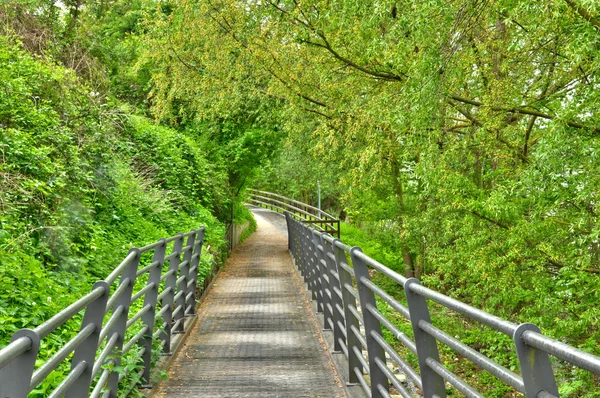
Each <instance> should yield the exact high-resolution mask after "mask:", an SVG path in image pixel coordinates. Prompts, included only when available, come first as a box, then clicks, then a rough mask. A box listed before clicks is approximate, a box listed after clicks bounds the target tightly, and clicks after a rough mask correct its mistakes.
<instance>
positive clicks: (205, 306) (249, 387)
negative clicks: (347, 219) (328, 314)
mask: <svg viewBox="0 0 600 398" xmlns="http://www.w3.org/2000/svg"><path fill="white" fill-rule="evenodd" d="M253 212H254V215H255V218H256V221H257V223H258V230H257V231H256V232H255V233H254V234H253V235H252V236H251V237H250V238H248V239H247V240H246V242H244V243H243V244H241V245H240V246H238V247H237V248H236V249H235V250H234V252H233V253H232V255H231V257H230V258H229V260H228V261H227V263H226V264H225V266H224V268H223V270H222V271H221V273H220V274H219V277H218V278H217V279H216V281H215V283H214V285H213V287H212V289H211V291H210V292H209V294H208V295H207V297H206V298H205V300H204V301H203V303H202V304H201V306H200V310H199V312H198V314H199V320H198V323H197V325H196V327H195V328H194V330H192V332H191V335H190V337H189V338H188V340H187V341H186V343H185V346H184V347H183V348H182V349H181V350H180V351H179V354H178V356H177V358H175V360H174V362H173V365H172V366H171V369H170V371H169V378H168V380H167V381H166V382H164V383H163V384H162V385H161V387H160V389H159V391H158V395H159V396H161V397H324V398H325V397H327V398H334V397H345V396H346V395H345V392H344V389H343V387H342V385H341V383H340V381H339V379H338V377H337V375H336V373H335V370H334V367H333V364H332V363H331V360H330V356H329V354H328V353H327V351H326V348H325V345H324V342H323V341H322V339H321V337H320V336H321V334H320V332H319V330H318V329H317V324H316V322H315V318H314V316H313V314H312V311H311V309H310V304H309V302H308V300H307V298H306V295H305V291H304V287H303V285H302V283H301V281H300V279H299V277H298V276H297V273H296V271H295V269H294V266H293V264H292V261H291V258H290V256H289V254H288V252H287V236H286V233H285V220H284V219H283V217H281V216H280V215H277V214H275V213H273V212H270V211H267V210H262V209H256V210H253Z"/></svg>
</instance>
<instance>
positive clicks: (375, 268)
mask: <svg viewBox="0 0 600 398" xmlns="http://www.w3.org/2000/svg"><path fill="white" fill-rule="evenodd" d="M286 221H287V226H288V233H289V235H288V236H289V249H290V253H291V254H292V257H293V258H294V260H295V263H296V266H297V268H298V270H299V272H300V274H301V275H302V277H303V278H304V281H305V282H306V283H307V285H308V288H309V290H310V292H311V295H312V298H313V300H316V302H317V310H318V311H319V312H322V313H323V317H324V324H325V328H326V329H328V330H331V331H332V332H333V337H334V352H343V353H344V355H345V356H346V358H347V359H348V367H349V368H348V370H349V380H346V381H347V382H348V383H351V384H360V385H361V386H362V387H363V389H364V390H365V393H366V394H367V396H369V397H373V398H379V397H390V393H389V388H390V384H391V385H392V386H393V387H395V389H396V390H397V391H398V392H399V393H400V395H401V396H403V397H405V398H410V397H413V395H412V394H411V392H410V388H409V387H408V386H407V385H406V384H404V383H402V381H401V380H400V379H398V378H397V377H396V375H395V374H394V373H393V372H392V371H391V370H390V369H389V368H388V366H387V361H388V360H389V361H391V362H392V363H393V364H395V365H396V366H398V368H399V369H400V370H401V371H402V372H403V373H404V374H405V375H406V377H407V378H408V379H409V380H410V381H411V382H412V383H413V384H414V385H415V386H417V387H418V388H419V389H420V390H421V392H422V394H423V395H424V396H425V398H434V397H436V398H444V397H446V387H445V384H446V382H447V383H449V384H450V385H452V386H453V387H454V388H456V390H458V391H459V392H461V393H462V394H463V395H464V396H467V397H483V396H484V395H483V394H482V393H481V392H479V391H477V390H476V389H475V388H473V387H472V386H471V385H469V384H468V383H467V382H466V381H465V380H463V379H461V378H460V377H459V376H458V375H456V374H454V373H452V372H451V371H450V370H449V369H448V368H447V367H446V366H444V364H442V362H441V361H440V356H439V352H438V342H439V343H443V344H444V345H446V346H447V347H449V348H450V349H452V350H453V351H454V352H455V353H456V354H457V355H460V356H462V357H463V358H466V359H468V360H469V361H470V362H472V363H474V364H475V365H477V366H479V367H480V368H481V369H484V370H486V371H488V372H489V373H490V374H492V375H493V376H495V377H497V378H498V379H499V380H501V381H502V382H504V383H505V384H507V385H509V386H511V387H512V388H513V389H514V390H516V391H518V392H521V393H523V394H524V395H525V396H526V397H528V398H552V397H555V398H556V397H558V396H559V393H558V387H557V383H556V380H555V377H554V372H553V369H552V366H551V363H550V358H549V355H552V356H554V357H556V358H558V359H560V360H563V361H566V362H568V363H570V364H572V365H574V366H575V367H579V368H582V369H586V370H588V371H590V372H592V373H595V374H597V375H599V374H600V357H597V356H594V355H592V354H589V353H586V352H584V351H581V350H579V349H577V348H574V347H571V346H569V345H567V344H564V343H562V342H560V341H557V340H554V339H551V338H549V337H546V336H544V335H543V334H542V333H541V332H540V330H539V328H537V327H536V326H535V325H532V324H530V323H524V324H521V325H517V324H515V323H512V322H510V321H507V320H504V319H501V318H498V317H496V316H494V315H491V314H489V313H487V312H485V311H482V310H480V309H477V308H474V307H472V306H470V305H467V304H465V303H462V302H460V301H458V300H455V299H453V298H451V297H448V296H446V295H444V294H441V293H439V292H436V291H434V290H431V289H428V288H426V287H424V286H422V285H421V284H420V282H419V281H418V280H417V279H415V278H408V279H407V278H405V277H404V276H402V275H400V274H398V273H396V272H394V271H393V270H391V269H389V268H387V267H386V266H384V265H383V264H381V263H379V262H377V261H375V260H373V259H372V258H370V257H369V256H367V255H365V254H364V253H362V252H361V249H360V248H359V247H349V246H347V245H345V244H344V243H343V242H341V241H340V240H339V239H335V238H333V237H332V236H331V235H329V234H327V233H324V232H319V231H316V230H315V229H314V228H310V227H309V226H307V225H305V224H302V223H300V222H298V221H296V220H294V218H293V217H291V215H290V214H289V213H286ZM348 259H350V261H348ZM374 274H379V276H381V277H384V278H387V279H389V280H391V281H393V282H394V283H395V284H397V286H398V287H399V288H401V289H403V291H404V296H405V298H406V303H407V305H404V304H402V303H401V302H400V301H398V300H397V299H396V298H394V297H393V295H392V294H390V293H389V292H388V291H386V290H384V289H383V288H382V287H380V286H378V285H376V284H375V283H373V282H372V275H374ZM386 282H387V280H386ZM377 301H379V302H380V303H381V304H382V305H387V306H388V307H389V309H391V312H392V313H393V314H394V315H397V314H399V315H400V316H401V318H403V319H404V320H405V321H406V322H409V323H410V325H411V327H412V331H413V336H412V337H413V338H414V339H411V338H410V337H409V336H407V335H406V334H405V333H403V332H402V331H401V330H400V329H399V328H398V326H397V320H396V319H397V318H398V317H396V316H394V320H391V319H390V318H389V317H388V316H386V315H384V313H382V311H381V310H380V309H379V308H378V306H377ZM428 301H432V302H434V303H437V304H439V305H441V306H443V307H445V308H446V309H447V310H450V311H452V312H455V313H458V314H461V315H463V316H465V317H467V318H469V319H471V320H472V321H475V322H478V323H481V324H483V325H486V326H488V327H490V328H492V329H494V330H496V331H497V332H499V333H503V334H505V335H508V336H509V337H510V338H511V339H512V340H513V342H514V347H515V350H516V354H517V359H518V362H519V365H520V369H521V374H520V375H519V374H516V373H514V372H513V371H511V370H509V369H507V368H506V367H504V366H502V365H500V364H499V363H497V362H496V361H494V360H493V359H490V358H488V357H486V356H485V355H483V354H481V353H480V352H478V351H477V350H475V349H473V348H471V347H470V346H468V345H466V344H464V343H463V342H461V341H460V340H458V339H457V338H455V337H453V336H451V335H449V334H448V333H446V332H444V331H443V330H441V329H439V328H437V327H436V326H434V325H433V324H432V321H431V317H430V313H429V308H428ZM357 303H358V305H357ZM384 312H386V311H384ZM382 326H383V327H385V328H386V329H387V330H389V332H391V334H392V335H393V336H394V339H395V341H392V342H391V343H390V341H388V340H387V339H385V338H384V337H383V335H384V334H383V333H382ZM398 343H400V345H401V346H403V347H405V348H406V349H407V350H408V351H410V352H412V353H413V354H414V355H416V356H417V358H418V369H419V371H417V370H416V369H414V368H413V367H412V366H411V365H410V364H409V361H407V359H406V358H403V357H402V356H401V355H400V354H398V352H397V351H396V350H395V349H394V347H393V345H397V344H398ZM365 375H369V377H365Z"/></svg>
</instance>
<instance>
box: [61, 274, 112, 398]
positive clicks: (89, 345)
mask: <svg viewBox="0 0 600 398" xmlns="http://www.w3.org/2000/svg"><path fill="white" fill-rule="evenodd" d="M94 289H104V293H103V294H102V295H101V296H99V297H98V298H97V299H95V300H94V301H92V302H91V303H90V304H88V306H87V307H86V309H85V315H84V316H83V321H82V322H81V329H80V330H83V329H85V328H86V327H88V325H90V324H91V325H93V326H94V332H93V333H92V334H90V335H89V336H88V337H87V338H86V339H85V340H84V341H83V342H82V343H81V344H80V345H79V347H77V349H76V350H75V353H74V355H73V360H72V361H71V371H73V370H74V369H75V367H77V365H79V364H80V363H81V362H85V364H86V367H85V370H84V371H83V373H82V374H81V375H80V376H79V377H78V378H77V380H75V381H74V382H73V384H72V385H71V387H69V389H68V390H67V392H66V393H65V397H66V398H78V397H87V396H88V394H89V392H90V385H91V383H92V370H93V368H94V362H95V360H96V351H97V350H98V340H99V338H100V331H101V330H102V321H103V320H104V315H105V314H106V303H107V302H108V296H109V295H110V286H109V285H108V283H106V282H105V281H99V282H96V283H95V284H94V287H93V288H92V290H94Z"/></svg>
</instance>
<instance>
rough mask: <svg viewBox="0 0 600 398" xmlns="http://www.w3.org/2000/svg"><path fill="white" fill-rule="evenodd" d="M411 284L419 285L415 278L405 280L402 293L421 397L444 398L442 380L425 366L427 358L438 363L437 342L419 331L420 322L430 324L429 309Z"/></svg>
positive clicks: (444, 391)
mask: <svg viewBox="0 0 600 398" xmlns="http://www.w3.org/2000/svg"><path fill="white" fill-rule="evenodd" d="M413 284H415V285H420V284H421V283H420V282H419V280H418V279H416V278H409V279H407V280H406V282H404V293H405V294H406V301H407V302H408V311H409V313H410V322H411V324H412V329H413V333H414V335H415V345H416V346H417V354H418V357H419V369H420V371H421V381H422V382H423V396H424V397H425V398H433V397H439V398H445V397H446V387H445V386H444V379H443V378H442V377H441V376H440V375H438V374H437V373H435V372H434V371H433V370H432V369H431V368H430V367H429V365H427V359H428V358H431V359H433V360H434V361H437V362H439V361H440V354H439V352H438V348H437V342H436V340H435V338H433V337H432V336H430V335H429V334H428V333H426V332H424V331H423V330H421V328H420V327H419V322H420V321H425V322H427V323H431V316H430V315H429V308H427V300H426V299H425V297H423V296H421V295H418V294H416V293H413V292H412V290H411V289H410V286H411V285H413Z"/></svg>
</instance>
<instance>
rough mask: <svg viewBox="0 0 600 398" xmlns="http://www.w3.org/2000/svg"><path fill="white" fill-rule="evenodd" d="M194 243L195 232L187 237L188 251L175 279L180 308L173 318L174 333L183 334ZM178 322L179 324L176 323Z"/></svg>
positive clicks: (178, 306)
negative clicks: (175, 326)
mask: <svg viewBox="0 0 600 398" xmlns="http://www.w3.org/2000/svg"><path fill="white" fill-rule="evenodd" d="M195 241H196V231H194V232H192V234H191V235H189V236H188V238H187V242H186V244H185V247H187V248H188V249H187V250H186V251H185V254H184V255H183V261H182V262H181V263H180V264H179V267H180V268H181V272H180V274H179V278H178V279H177V294H178V295H179V299H178V300H177V308H181V309H180V310H179V311H178V312H177V313H176V314H175V315H174V316H173V318H174V321H175V324H176V325H177V328H176V330H175V333H183V332H185V325H184V323H185V321H184V320H183V318H184V317H185V315H186V312H187V307H186V306H187V295H188V279H189V277H190V262H191V261H192V252H193V250H194V242H195ZM178 322H179V323H178Z"/></svg>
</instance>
